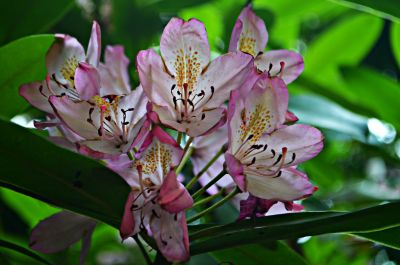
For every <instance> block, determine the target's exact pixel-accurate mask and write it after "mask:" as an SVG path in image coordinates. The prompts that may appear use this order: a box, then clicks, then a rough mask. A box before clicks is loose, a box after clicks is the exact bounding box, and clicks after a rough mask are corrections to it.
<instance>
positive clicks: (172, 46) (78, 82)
mask: <svg viewBox="0 0 400 265" xmlns="http://www.w3.org/2000/svg"><path fill="white" fill-rule="evenodd" d="M267 41H268V33H267V29H266V27H265V24H264V22H263V21H262V20H261V19H260V18H259V17H257V16H256V15H255V14H254V12H253V11H252V9H251V6H250V5H249V6H247V7H245V8H244V9H243V11H242V12H241V14H240V16H239V18H238V19H237V21H236V23H235V26H234V29H233V32H232V36H231V40H230V45H229V52H228V53H226V54H223V55H220V56H218V57H217V58H215V59H214V60H212V61H211V62H210V47H209V44H208V38H207V33H206V29H205V27H204V25H203V23H202V22H200V21H198V20H196V19H190V20H189V21H183V20H182V19H179V18H172V19H171V20H170V21H169V23H168V24H167V26H166V27H165V29H164V32H163V33H162V36H161V41H160V53H157V52H156V51H155V50H154V49H148V50H143V51H140V52H139V53H138V55H137V58H136V68H137V72H138V74H139V79H140V85H139V86H138V87H137V88H136V89H135V90H131V86H130V83H129V77H128V64H129V61H128V59H127V57H126V56H125V55H124V49H123V48H122V47H121V46H108V47H106V49H105V55H104V58H105V62H104V63H101V62H100V57H101V34H100V28H99V26H98V24H97V23H96V22H94V23H93V28H92V34H91V37H90V41H89V45H88V48H87V51H86V53H85V50H84V48H83V47H82V45H81V44H80V43H79V42H78V41H77V40H76V39H75V38H73V37H71V36H68V35H61V34H57V35H56V36H55V41H54V43H53V45H52V46H51V48H50V49H49V51H48V53H47V56H46V66H47V71H48V74H47V76H46V78H45V80H43V81H40V82H34V83H29V84H25V85H22V86H21V88H20V94H21V95H22V96H23V97H24V98H25V99H26V100H27V101H29V103H31V104H32V105H33V106H35V107H37V108H39V109H40V110H42V111H44V112H45V113H46V114H47V120H45V121H41V122H36V123H35V125H36V127H38V128H48V130H49V134H50V138H51V139H52V140H53V141H54V142H55V143H56V144H59V145H62V146H64V147H66V148H69V149H71V150H74V151H75V152H79V153H81V154H83V155H87V156H90V157H92V158H95V159H103V160H104V161H105V162H106V163H107V165H108V167H109V168H111V169H112V170H113V171H115V172H117V173H118V174H119V175H120V176H121V177H122V178H123V179H124V180H125V181H126V183H127V184H128V185H129V186H130V187H131V192H130V194H129V196H128V198H127V200H126V204H125V212H124V215H123V216H122V221H121V227H120V234H121V237H122V238H123V239H126V238H128V237H131V236H135V235H137V234H138V233H140V234H142V235H144V234H145V235H148V236H151V237H153V238H154V240H155V243H156V245H157V248H158V250H159V251H160V252H161V253H162V254H163V255H164V257H165V258H166V259H167V260H169V261H171V262H180V261H185V260H187V259H188V258H189V257H190V253H189V236H188V229H187V222H192V221H194V220H196V219H198V218H199V217H201V216H202V213H198V214H195V215H194V216H193V215H192V216H191V217H189V219H188V220H186V212H185V210H186V209H190V208H192V206H193V203H194V201H196V202H197V203H200V201H198V200H197V199H199V198H200V197H201V196H204V194H206V193H208V194H209V195H210V196H212V197H213V198H216V197H218V196H223V195H224V193H229V194H228V195H226V196H225V197H224V198H223V199H222V200H221V201H222V202H226V201H228V199H232V201H233V202H234V203H235V202H237V203H236V204H237V205H238V208H239V209H240V216H239V217H238V219H243V218H256V217H260V216H264V215H265V214H266V213H267V212H268V210H269V209H270V208H271V207H272V206H273V205H274V204H277V203H278V204H282V205H283V206H284V207H285V208H286V210H288V211H292V210H294V211H298V210H301V209H302V207H301V205H298V204H295V203H294V201H295V200H300V199H303V198H306V197H308V196H310V195H312V193H313V192H314V191H316V187H314V186H313V185H312V184H311V183H310V182H309V180H308V178H307V176H306V175H305V174H304V173H303V172H301V171H299V170H298V169H297V165H298V164H300V163H302V162H304V161H306V160H309V159H311V158H313V157H314V156H316V155H317V154H318V153H319V152H320V151H321V149H322V147H323V136H322V134H321V133H320V132H319V131H318V130H317V129H315V128H313V127H310V126H307V125H302V124H294V123H295V122H296V121H297V117H296V116H295V115H294V114H293V113H291V112H289V111H288V99H289V94H288V89H287V84H288V83H290V82H292V81H293V80H295V79H296V78H297V77H298V76H299V75H300V73H301V72H302V71H303V60H302V57H301V56H300V55H299V54H297V53H295V52H292V51H287V50H274V51H268V52H264V49H265V46H266V44H267ZM226 102H228V104H227V103H226ZM167 130H169V131H176V133H175V134H174V135H177V137H176V139H174V138H173V137H172V136H171V135H170V134H168V133H167ZM182 140H183V142H182ZM181 142H182V143H181ZM181 147H182V148H181ZM188 159H190V160H191V162H192V165H193V175H194V177H193V178H191V179H190V178H188V176H186V177H183V178H182V179H180V177H179V175H180V174H179V173H180V171H181V169H182V167H183V166H184V165H185V163H186V162H187V160H188ZM197 181H198V182H199V184H200V185H198V184H197V185H196V183H197ZM182 183H186V187H185V186H184V185H183V184H182ZM189 191H191V192H192V193H190V192H189ZM203 201H204V200H203ZM208 201H210V200H208ZM205 212H207V211H205ZM47 221H48V220H47ZM80 222H82V221H80Z"/></svg>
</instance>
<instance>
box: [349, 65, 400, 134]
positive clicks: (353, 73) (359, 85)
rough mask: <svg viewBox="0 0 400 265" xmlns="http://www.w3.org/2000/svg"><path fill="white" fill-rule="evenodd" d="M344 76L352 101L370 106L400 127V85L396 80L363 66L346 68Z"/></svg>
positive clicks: (384, 118)
mask: <svg viewBox="0 0 400 265" xmlns="http://www.w3.org/2000/svg"><path fill="white" fill-rule="evenodd" d="M342 76H343V79H344V81H345V83H346V87H347V90H348V93H347V98H348V99H349V100H350V101H352V102H353V103H354V104H357V105H360V106H363V107H366V108H369V109H370V110H371V111H373V112H374V113H375V114H376V115H377V117H378V118H380V119H383V120H385V121H387V122H390V123H392V124H393V125H394V126H395V127H397V128H398V129H400V116H399V113H398V110H397V109H398V99H399V98H400V86H399V84H398V83H397V82H396V81H394V80H393V79H391V78H390V77H388V76H385V75H384V74H381V73H378V72H376V71H374V70H371V69H368V68H363V67H356V68H344V69H342Z"/></svg>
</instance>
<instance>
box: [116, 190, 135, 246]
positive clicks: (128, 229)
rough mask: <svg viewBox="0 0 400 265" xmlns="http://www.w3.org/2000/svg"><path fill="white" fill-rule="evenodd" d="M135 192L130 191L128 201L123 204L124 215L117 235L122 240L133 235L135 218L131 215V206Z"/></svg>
mask: <svg viewBox="0 0 400 265" xmlns="http://www.w3.org/2000/svg"><path fill="white" fill-rule="evenodd" d="M137 195H138V194H137V192H134V191H131V192H130V193H129V195H128V199H127V200H126V202H125V210H124V215H123V216H122V221H121V225H120V227H119V234H120V236H121V238H122V240H125V239H127V238H128V237H130V236H132V235H134V234H135V232H136V231H135V218H134V217H133V213H132V205H133V203H134V200H135V198H136V196H137Z"/></svg>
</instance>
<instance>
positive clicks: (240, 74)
mask: <svg viewBox="0 0 400 265" xmlns="http://www.w3.org/2000/svg"><path fill="white" fill-rule="evenodd" d="M160 51H161V56H160V55H158V54H157V53H156V52H155V51H154V50H153V49H148V50H145V51H141V52H139V54H138V56H137V62H136V64H137V69H138V72H139V78H140V82H141V84H142V86H143V90H144V92H145V93H146V95H147V97H148V98H149V100H150V102H151V103H152V111H154V112H155V113H156V114H157V115H158V119H159V120H160V121H161V123H162V124H165V125H167V126H169V127H171V128H174V129H176V130H177V131H180V132H185V133H186V134H188V135H189V136H192V137H194V136H199V135H204V134H206V133H208V132H210V131H212V130H213V129H216V128H218V127H220V126H221V125H222V124H224V122H225V121H226V116H225V108H223V107H221V105H222V104H223V103H224V101H226V100H227V99H228V98H229V93H230V91H232V90H234V89H237V88H239V87H240V86H241V85H242V84H243V83H244V82H245V80H246V77H247V76H248V74H249V72H250V71H251V69H252V65H253V60H252V57H251V56H250V55H248V54H244V53H242V52H240V51H235V52H231V53H228V54H225V55H222V56H219V57H218V58H216V59H215V60H213V61H212V62H211V63H209V62H210V47H209V44H208V39H207V33H206V30H205V28H204V25H203V23H201V22H200V21H198V20H196V19H191V20H189V21H187V22H186V21H183V20H181V19H179V18H172V19H171V20H170V22H169V23H168V25H167V26H166V27H165V29H164V32H163V34H162V36H161V43H160Z"/></svg>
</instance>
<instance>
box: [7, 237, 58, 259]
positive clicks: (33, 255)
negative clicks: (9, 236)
mask: <svg viewBox="0 0 400 265" xmlns="http://www.w3.org/2000/svg"><path fill="white" fill-rule="evenodd" d="M0 248H7V249H11V250H14V251H16V252H18V253H20V254H23V255H26V256H28V257H30V258H32V259H34V260H36V261H39V262H40V263H42V264H47V265H51V263H50V262H48V261H47V260H45V259H44V258H42V257H41V256H39V255H38V254H36V253H34V252H33V251H31V250H29V249H27V248H24V247H22V246H19V245H17V244H14V243H11V242H8V241H5V240H1V239H0Z"/></svg>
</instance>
